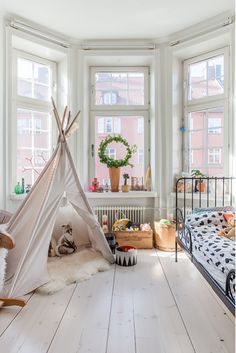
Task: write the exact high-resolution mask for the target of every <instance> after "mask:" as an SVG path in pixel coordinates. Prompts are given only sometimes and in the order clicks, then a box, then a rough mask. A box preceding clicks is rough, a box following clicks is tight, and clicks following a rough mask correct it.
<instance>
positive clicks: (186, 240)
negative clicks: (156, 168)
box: [175, 177, 236, 315]
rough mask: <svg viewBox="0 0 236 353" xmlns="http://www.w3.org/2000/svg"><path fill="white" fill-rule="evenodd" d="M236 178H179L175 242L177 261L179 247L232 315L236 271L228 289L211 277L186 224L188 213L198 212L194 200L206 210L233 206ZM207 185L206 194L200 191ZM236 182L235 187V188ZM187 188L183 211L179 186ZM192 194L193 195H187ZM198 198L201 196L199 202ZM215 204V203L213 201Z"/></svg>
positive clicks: (228, 280) (184, 191) (227, 283)
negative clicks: (201, 261)
mask: <svg viewBox="0 0 236 353" xmlns="http://www.w3.org/2000/svg"><path fill="white" fill-rule="evenodd" d="M235 181H236V178H234V177H199V178H198V177H197V178H196V177H187V178H186V177H184V178H179V179H178V180H177V181H176V240H175V261H176V262H177V260H178V258H177V254H178V245H179V246H180V247H181V248H183V249H184V250H185V251H186V253H187V255H188V256H189V257H190V259H191V261H192V262H193V263H194V265H195V266H196V267H197V269H198V270H199V271H200V273H201V274H202V275H203V276H204V278H205V279H206V280H207V282H208V283H209V284H210V285H211V287H212V288H213V290H214V291H215V293H216V294H217V295H218V296H219V298H220V299H221V300H222V301H223V303H224V304H225V305H226V306H227V308H228V309H229V310H230V312H231V313H232V314H233V315H235V269H234V270H231V271H229V273H228V275H227V278H226V283H225V290H223V289H222V287H221V286H220V285H219V284H218V283H217V281H216V280H215V279H214V278H213V277H212V276H211V274H210V273H209V272H208V271H207V270H206V269H205V268H204V266H203V265H202V264H201V263H200V262H199V261H198V260H197V259H196V258H195V256H194V254H193V252H192V250H193V249H192V248H193V240H192V234H191V230H190V229H189V228H188V226H187V225H186V224H185V216H186V214H187V210H188V209H190V210H191V211H193V209H194V201H195V202H197V206H198V207H199V208H201V207H203V204H204V203H205V204H206V207H207V208H208V207H210V205H211V203H213V205H211V207H217V206H233V201H234V200H233V186H234V187H235V188H236V185H235V184H236V183H235ZM201 182H205V184H206V191H205V192H202V191H201V188H199V190H198V187H197V185H198V183H201ZM233 183H234V185H233ZM219 184H221V187H222V190H221V191H222V192H220V195H219V193H218V190H217V189H218V185H219ZM180 185H182V186H183V192H181V196H182V195H183V196H182V197H181V199H182V200H183V208H182V210H181V209H180V207H179V206H180V205H179V201H180V198H179V194H180V193H178V189H179V186H180ZM212 185H213V186H214V190H213V193H211V192H210V187H211V186H212ZM187 186H188V190H190V191H189V192H187V190H186V188H187ZM186 195H190V196H188V197H187V196H186ZM195 195H198V197H197V200H196V197H195ZM226 195H228V200H226V197H225V196H226ZM188 201H189V203H190V207H188ZM212 201H213V202H212ZM226 203H228V204H226Z"/></svg>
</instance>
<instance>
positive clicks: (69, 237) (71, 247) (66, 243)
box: [55, 223, 77, 256]
mask: <svg viewBox="0 0 236 353" xmlns="http://www.w3.org/2000/svg"><path fill="white" fill-rule="evenodd" d="M62 228H63V230H64V233H63V234H62V236H61V237H60V238H59V240H58V243H57V246H56V248H55V254H56V256H63V255H68V254H72V253H73V252H75V251H76V249H77V247H76V245H75V242H74V238H73V234H72V226H71V224H70V223H69V224H64V225H62Z"/></svg>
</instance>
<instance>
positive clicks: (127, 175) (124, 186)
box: [121, 173, 129, 192]
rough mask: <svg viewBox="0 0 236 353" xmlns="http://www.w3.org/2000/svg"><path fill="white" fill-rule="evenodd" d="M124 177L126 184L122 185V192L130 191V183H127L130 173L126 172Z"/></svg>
mask: <svg viewBox="0 0 236 353" xmlns="http://www.w3.org/2000/svg"><path fill="white" fill-rule="evenodd" d="M123 178H124V185H122V186H121V190H122V192H128V191H129V185H128V184H127V180H128V179H129V174H127V173H125V174H123Z"/></svg>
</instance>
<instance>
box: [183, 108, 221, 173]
mask: <svg viewBox="0 0 236 353" xmlns="http://www.w3.org/2000/svg"><path fill="white" fill-rule="evenodd" d="M188 124H189V139H188V140H189V146H188V156H189V171H191V169H200V170H201V171H202V172H204V173H205V174H207V175H209V176H215V175H223V163H224V160H223V159H224V155H223V125H224V109H223V107H217V108H213V109H206V110H202V111H197V112H192V113H189V116H188Z"/></svg>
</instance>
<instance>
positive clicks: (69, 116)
mask: <svg viewBox="0 0 236 353" xmlns="http://www.w3.org/2000/svg"><path fill="white" fill-rule="evenodd" d="M70 118H71V111H70V110H69V113H68V119H67V123H66V128H65V131H66V130H67V129H68V126H69V124H70Z"/></svg>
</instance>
